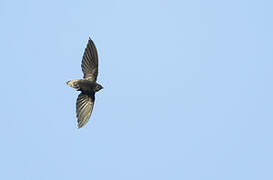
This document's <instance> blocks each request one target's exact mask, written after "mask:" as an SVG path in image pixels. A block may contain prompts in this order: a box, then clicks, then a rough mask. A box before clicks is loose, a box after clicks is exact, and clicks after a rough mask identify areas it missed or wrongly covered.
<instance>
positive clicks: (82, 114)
mask: <svg viewBox="0 0 273 180" xmlns="http://www.w3.org/2000/svg"><path fill="white" fill-rule="evenodd" d="M94 102H95V95H94V94H93V95H90V94H86V93H83V92H82V93H81V94H79V96H78V98H77V103H76V112H77V118H78V128H81V127H83V126H84V125H85V124H86V123H87V122H88V120H89V118H90V115H91V113H92V110H93V106H94Z"/></svg>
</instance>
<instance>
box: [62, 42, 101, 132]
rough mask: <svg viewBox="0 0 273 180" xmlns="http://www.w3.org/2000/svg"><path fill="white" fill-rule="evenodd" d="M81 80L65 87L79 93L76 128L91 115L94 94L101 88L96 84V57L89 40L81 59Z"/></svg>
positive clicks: (94, 49)
mask: <svg viewBox="0 0 273 180" xmlns="http://www.w3.org/2000/svg"><path fill="white" fill-rule="evenodd" d="M81 66H82V71H83V74H84V77H83V79H75V80H71V81H68V82H67V85H69V86H71V87H72V88H75V89H77V91H81V93H80V94H79V96H78V98H77V103H76V113H77V118H78V127H79V128H81V127H82V126H84V125H85V124H86V123H87V122H88V120H89V118H90V115H91V113H92V110H93V106H94V102H95V93H96V92H98V91H99V90H101V89H102V88H103V87H102V86H101V85H100V84H98V83H97V82H96V80H97V76H98V55H97V50H96V47H95V44H94V43H93V41H92V40H91V39H90V38H89V41H88V44H87V47H86V48H85V51H84V55H83V58H82V65H81Z"/></svg>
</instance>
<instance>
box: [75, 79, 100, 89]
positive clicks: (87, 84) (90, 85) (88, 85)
mask: <svg viewBox="0 0 273 180" xmlns="http://www.w3.org/2000/svg"><path fill="white" fill-rule="evenodd" d="M79 87H80V90H82V91H89V92H93V91H94V88H95V87H96V83H94V82H92V81H88V80H85V79H82V80H80V81H79Z"/></svg>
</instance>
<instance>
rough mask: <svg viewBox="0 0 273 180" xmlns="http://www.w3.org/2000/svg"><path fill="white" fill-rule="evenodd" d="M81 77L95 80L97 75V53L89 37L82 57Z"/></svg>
mask: <svg viewBox="0 0 273 180" xmlns="http://www.w3.org/2000/svg"><path fill="white" fill-rule="evenodd" d="M81 66H82V72H83V75H84V76H83V78H86V79H88V80H90V81H96V80H97V76H98V53H97V49H96V46H95V44H94V42H93V41H92V40H91V39H90V38H89V40H88V44H87V46H86V48H85V51H84V54H83V57H82V65H81Z"/></svg>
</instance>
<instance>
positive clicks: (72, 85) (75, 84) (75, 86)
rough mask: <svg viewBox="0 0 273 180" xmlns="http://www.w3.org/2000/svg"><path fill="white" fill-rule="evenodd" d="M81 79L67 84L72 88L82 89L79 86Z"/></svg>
mask: <svg viewBox="0 0 273 180" xmlns="http://www.w3.org/2000/svg"><path fill="white" fill-rule="evenodd" d="M78 81H79V79H75V80H71V81H67V82H66V84H67V85H68V86H70V87H72V88H75V89H80V86H79V84H78Z"/></svg>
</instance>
